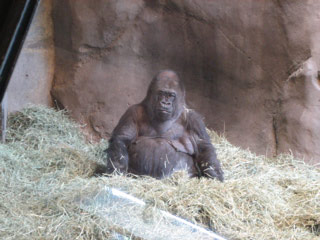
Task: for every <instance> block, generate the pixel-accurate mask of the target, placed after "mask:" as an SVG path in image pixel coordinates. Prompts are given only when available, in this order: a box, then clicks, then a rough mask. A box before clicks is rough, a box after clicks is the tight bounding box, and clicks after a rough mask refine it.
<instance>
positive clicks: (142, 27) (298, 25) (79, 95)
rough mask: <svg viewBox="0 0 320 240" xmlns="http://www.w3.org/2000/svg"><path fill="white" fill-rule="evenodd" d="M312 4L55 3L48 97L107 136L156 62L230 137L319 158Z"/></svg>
mask: <svg viewBox="0 0 320 240" xmlns="http://www.w3.org/2000/svg"><path fill="white" fill-rule="evenodd" d="M319 10H320V1H317V0H308V1H297V0H293V1H292V0H290V1H289V0H288V1H285V0H283V1H271V0H261V1H256V0H244V1H235V0H233V1H232V0H230V1H225V0H216V1H211V0H194V1H192V0H185V1H182V0H171V1H170V0H159V1H155V0H145V1H143V0H130V1H129V0H108V1H105V0H94V1H86V0H79V1H73V0H66V1H64V3H63V4H61V1H58V0H54V4H53V20H54V34H55V35H54V36H55V50H56V68H55V70H56V73H55V82H54V86H53V90H52V95H53V96H54V98H55V99H56V100H57V102H58V103H59V104H61V105H62V106H64V107H66V108H68V109H70V110H71V111H72V114H73V116H74V117H75V118H76V119H77V120H79V121H81V122H83V123H87V124H88V126H89V127H90V129H91V131H92V133H94V134H95V135H96V136H99V137H106V136H108V135H109V134H110V132H111V131H112V129H113V127H114V126H115V125H116V123H117V121H118V120H119V117H120V116H121V115H122V114H123V112H124V111H125V110H126V108H127V107H128V106H129V105H131V104H134V103H137V102H140V101H141V100H142V98H143V96H144V95H145V92H146V89H147V86H148V83H149V82H150V80H151V78H152V76H153V75H154V74H155V73H156V72H157V71H158V70H160V69H165V68H171V69H174V70H176V71H178V72H179V73H180V76H181V77H182V78H183V79H184V80H185V82H186V87H187V101H188V104H189V106H191V107H192V108H195V109H196V110H197V111H199V112H200V113H202V114H203V115H204V116H205V118H206V123H207V124H208V126H209V127H210V128H213V129H214V130H216V131H218V132H220V133H224V134H225V135H226V136H227V138H228V139H229V140H230V141H231V142H232V143H234V144H237V145H239V146H242V147H245V148H247V147H249V148H250V149H252V150H254V151H255V152H257V153H262V154H264V153H268V154H269V155H272V154H278V153H280V152H287V151H289V150H290V149H291V150H292V151H293V152H294V153H295V154H297V155H299V156H304V157H306V159H308V160H312V159H313V160H312V161H315V162H319V161H320V152H319V151H320V150H319V147H317V146H319V145H320V123H319V116H320V115H319V113H320V106H319V105H320V102H319V100H320V91H319V82H318V80H317V76H318V68H319V66H320V61H319V57H320V51H319V49H320V47H318V46H317V44H316V43H317V42H319V40H320V34H319V31H320V28H319V26H320V25H319V22H320V20H319V19H320V15H319V12H320V11H319Z"/></svg>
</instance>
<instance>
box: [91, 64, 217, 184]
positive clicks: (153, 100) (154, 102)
mask: <svg viewBox="0 0 320 240" xmlns="http://www.w3.org/2000/svg"><path fill="white" fill-rule="evenodd" d="M105 152H106V158H105V166H104V167H103V168H100V169H99V170H97V173H98V174H101V173H112V172H114V171H117V172H120V173H131V174H134V175H149V176H152V177H155V178H158V179H161V178H164V177H169V176H170V175H171V174H173V173H174V172H175V171H179V170H186V171H187V172H188V175H189V177H200V176H204V177H208V178H217V179H218V180H220V181H223V171H222V170H221V166H220V162H219V161H218V159H217V157H216V153H215V148H214V147H213V145H212V144H211V141H210V138H209V135H208V133H207V132H206V128H205V125H204V122H203V120H202V117H201V116H200V115H199V114H198V113H196V112H195V111H193V110H190V109H188V108H187V107H186V104H185V88H184V85H183V83H182V81H181V80H180V79H179V77H178V75H177V73H175V72H174V71H172V70H163V71H160V72H159V73H158V74H157V75H156V76H155V77H154V78H153V79H152V81H151V83H150V85H149V88H148V92H147V96H146V97H145V99H144V100H143V101H142V102H141V103H139V104H136V105H133V106H131V107H129V109H128V110H127V111H126V112H125V113H124V115H123V116H122V117H121V118H120V121H119V123H118V125H117V126H116V127H115V129H114V130H113V132H112V135H111V138H110V140H109V147H108V148H107V149H106V150H105Z"/></svg>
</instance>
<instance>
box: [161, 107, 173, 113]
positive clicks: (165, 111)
mask: <svg viewBox="0 0 320 240" xmlns="http://www.w3.org/2000/svg"><path fill="white" fill-rule="evenodd" d="M158 112H160V113H171V111H170V110H169V109H167V108H159V109H158Z"/></svg>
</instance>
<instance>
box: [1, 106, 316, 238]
mask: <svg viewBox="0 0 320 240" xmlns="http://www.w3.org/2000/svg"><path fill="white" fill-rule="evenodd" d="M80 128H81V126H78V125H77V124H75V123H74V122H72V121H71V120H70V119H69V118H68V116H67V114H66V113H65V112H63V111H55V110H52V109H48V108H45V107H35V106H33V107H29V108H26V109H24V110H23V111H21V112H18V113H16V114H14V115H11V117H10V119H9V129H8V136H7V143H6V144H0V238H1V239H111V238H113V236H114V235H113V229H112V228H111V227H110V225H108V224H106V222H105V221H104V220H103V219H101V218H99V217H98V216H97V215H95V214H93V213H89V212H86V211H84V210H82V209H80V208H79V206H78V204H77V203H76V201H75V199H76V198H77V197H78V196H79V194H82V195H83V194H88V195H89V194H92V193H93V192H95V191H97V189H99V188H102V187H104V186H112V187H116V188H118V189H121V190H123V191H125V192H127V193H130V194H132V195H134V196H136V197H139V198H141V199H143V200H144V201H145V202H147V203H148V206H151V207H156V208H158V209H163V210H167V211H169V212H171V213H173V214H175V215H177V216H180V217H183V218H185V219H188V220H189V221H192V222H194V223H197V224H201V225H203V226H205V227H206V228H209V229H212V230H214V231H215V232H217V233H219V234H220V235H223V236H225V237H226V238H229V239H320V236H319V235H320V170H319V168H317V167H311V166H308V165H307V164H304V163H303V162H301V161H298V160H296V159H294V158H293V157H292V156H290V155H283V156H280V157H278V158H275V159H269V158H265V157H263V156H256V155H255V154H253V153H251V152H250V151H247V150H242V149H240V148H238V147H235V146H233V145H231V144H230V143H229V142H228V141H227V140H226V139H225V138H223V137H219V136H217V135H216V134H215V133H213V132H212V133H211V137H212V141H213V142H214V145H215V146H216V148H217V153H218V157H219V159H220V160H221V162H222V165H223V169H224V172H225V182H224V183H220V182H218V181H216V180H208V179H204V178H201V179H188V178H187V177H186V174H184V173H183V172H180V173H177V174H175V175H174V176H173V177H172V178H169V179H164V180H161V181H160V180H155V179H152V178H149V177H139V178H132V177H125V176H112V177H99V178H95V177H91V176H92V173H93V169H94V167H95V164H96V163H97V162H101V161H102V156H103V154H102V151H103V149H104V148H105V147H106V146H107V143H106V141H102V142H101V143H98V144H91V143H88V142H87V141H86V140H85V138H84V136H83V135H82V134H81V130H80Z"/></svg>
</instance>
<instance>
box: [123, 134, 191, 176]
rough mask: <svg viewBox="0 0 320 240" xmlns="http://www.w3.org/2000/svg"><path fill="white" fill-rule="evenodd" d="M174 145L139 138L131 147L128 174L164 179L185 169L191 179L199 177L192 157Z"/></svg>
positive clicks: (159, 140)
mask: <svg viewBox="0 0 320 240" xmlns="http://www.w3.org/2000/svg"><path fill="white" fill-rule="evenodd" d="M173 145H174V143H172V142H169V141H168V140H166V139H163V138H147V137H142V138H139V139H138V140H137V141H135V142H134V143H132V144H131V145H130V147H129V169H128V172H130V173H133V174H137V175H149V176H152V177H156V178H163V177H167V176H170V175H171V174H172V173H174V172H175V171H179V170H183V169H185V170H187V172H188V173H189V176H190V177H193V176H197V170H196V168H195V166H194V163H193V159H192V156H190V155H188V154H187V153H184V152H180V151H178V150H177V149H176V148H175V147H174V146H173Z"/></svg>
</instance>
